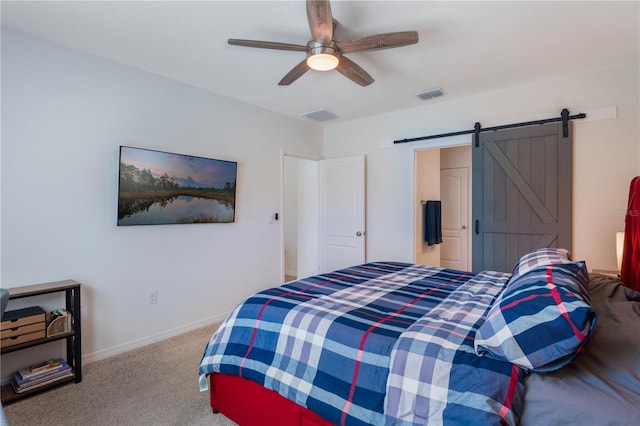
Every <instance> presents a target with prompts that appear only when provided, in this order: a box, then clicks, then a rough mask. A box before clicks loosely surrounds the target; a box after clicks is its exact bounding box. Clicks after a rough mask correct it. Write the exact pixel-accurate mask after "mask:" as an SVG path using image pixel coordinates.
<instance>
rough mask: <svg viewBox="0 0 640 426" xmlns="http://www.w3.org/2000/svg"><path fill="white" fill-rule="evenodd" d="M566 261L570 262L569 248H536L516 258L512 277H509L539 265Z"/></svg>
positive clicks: (524, 272)
mask: <svg viewBox="0 0 640 426" xmlns="http://www.w3.org/2000/svg"><path fill="white" fill-rule="evenodd" d="M568 262H571V256H570V255H569V250H565V249H563V248H553V247H546V248H541V249H537V250H534V251H532V252H531V253H527V254H525V255H524V256H522V257H521V258H520V260H518V263H516V266H515V267H514V268H513V277H511V279H515V278H516V277H517V276H519V275H523V274H526V273H527V272H528V271H530V270H532V269H534V268H537V267H539V266H546V265H549V264H555V263H568Z"/></svg>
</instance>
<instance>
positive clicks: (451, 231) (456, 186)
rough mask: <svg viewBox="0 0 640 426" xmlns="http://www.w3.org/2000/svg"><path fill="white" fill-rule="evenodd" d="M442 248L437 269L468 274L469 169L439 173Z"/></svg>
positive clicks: (454, 169) (460, 168)
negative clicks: (454, 270)
mask: <svg viewBox="0 0 640 426" xmlns="http://www.w3.org/2000/svg"><path fill="white" fill-rule="evenodd" d="M440 197H441V200H442V244H441V245H440V266H442V267H443V268H449V269H457V270H461V271H469V270H470V268H469V266H470V265H469V229H468V228H469V226H468V220H469V169H468V168H467V167H458V168H452V169H442V170H440Z"/></svg>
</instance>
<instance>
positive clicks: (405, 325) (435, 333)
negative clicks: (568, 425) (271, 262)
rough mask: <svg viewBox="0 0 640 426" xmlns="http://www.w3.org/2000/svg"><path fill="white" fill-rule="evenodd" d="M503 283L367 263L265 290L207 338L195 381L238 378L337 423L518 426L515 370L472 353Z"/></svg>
mask: <svg viewBox="0 0 640 426" xmlns="http://www.w3.org/2000/svg"><path fill="white" fill-rule="evenodd" d="M508 278H509V274H503V273H498V272H482V273H479V274H476V275H474V274H471V273H463V272H460V271H453V270H447V269H441V268H429V267H424V266H419V265H412V264H408V263H399V262H374V263H368V264H364V265H359V266H354V267H351V268H347V269H343V270H340V271H336V272H332V273H328V274H322V275H317V276H313V277H309V278H305V279H301V280H298V281H295V282H291V283H288V284H285V285H282V286H280V287H276V288H272V289H269V290H265V291H262V292H260V293H257V294H255V295H253V296H251V297H250V298H248V299H247V300H246V301H245V302H244V303H242V304H241V305H239V306H238V307H237V308H236V309H235V310H234V311H233V312H232V313H231V315H230V316H229V317H228V318H227V319H226V320H225V322H224V323H223V324H222V326H221V327H220V329H219V330H218V331H217V332H216V333H214V335H213V336H212V337H211V340H210V341H209V343H208V345H207V347H206V349H205V353H204V355H203V358H202V361H201V365H200V370H199V372H200V374H201V379H204V378H205V376H206V375H207V374H209V373H213V372H220V373H226V374H232V375H237V376H241V377H244V378H247V379H250V380H253V381H255V382H257V383H259V384H261V385H263V386H265V387H266V388H268V389H272V390H274V391H276V392H278V393H280V394H281V395H282V396H284V397H286V398H288V399H290V400H293V401H295V402H297V403H298V404H299V405H301V406H303V407H307V408H308V409H310V410H312V411H314V412H316V413H318V414H319V415H320V416H322V417H324V418H326V419H327V420H329V421H331V422H333V423H336V424H344V425H417V424H420V425H424V424H430V425H431V424H469V423H470V422H471V421H472V422H473V424H474V425H475V424H500V423H502V424H516V423H517V421H518V419H519V417H520V413H521V412H522V408H523V397H524V371H523V370H521V369H520V368H518V367H517V366H514V365H512V364H510V363H506V362H502V361H497V360H493V359H490V358H486V357H478V356H477V355H476V354H475V352H474V347H473V341H474V336H475V332H476V330H477V329H478V327H479V325H480V323H481V322H482V319H483V317H484V316H485V314H486V313H487V312H488V310H489V309H490V307H491V304H492V303H493V301H494V300H495V299H496V297H497V296H498V294H499V293H500V292H501V291H502V290H503V288H504V286H505V285H506V283H507V281H508Z"/></svg>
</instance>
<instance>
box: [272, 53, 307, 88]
mask: <svg viewBox="0 0 640 426" xmlns="http://www.w3.org/2000/svg"><path fill="white" fill-rule="evenodd" d="M307 71H309V65H307V58H305V59H303V60H302V62H300V63H299V64H298V65H296V66H295V67H293V69H292V70H291V71H289V72H288V73H287V75H285V76H284V77H282V80H280V83H278V85H280V86H288V85H289V84H291V83H293V82H294V81H296V80H297V79H299V78H300V77H302V74H304V73H305V72H307Z"/></svg>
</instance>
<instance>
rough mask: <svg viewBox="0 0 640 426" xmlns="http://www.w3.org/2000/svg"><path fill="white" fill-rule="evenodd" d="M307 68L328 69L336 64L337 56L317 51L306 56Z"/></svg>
mask: <svg viewBox="0 0 640 426" xmlns="http://www.w3.org/2000/svg"><path fill="white" fill-rule="evenodd" d="M307 65H309V68H311V69H312V70H316V71H329V70H332V69H334V68H335V67H337V66H338V58H337V57H336V56H335V55H331V54H328V53H317V54H315V55H311V56H309V57H308V58H307Z"/></svg>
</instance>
